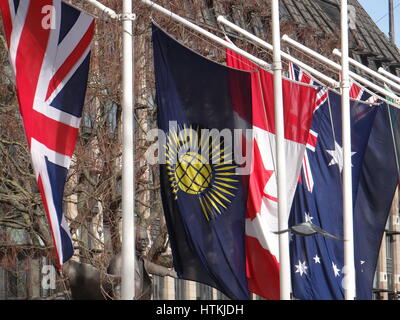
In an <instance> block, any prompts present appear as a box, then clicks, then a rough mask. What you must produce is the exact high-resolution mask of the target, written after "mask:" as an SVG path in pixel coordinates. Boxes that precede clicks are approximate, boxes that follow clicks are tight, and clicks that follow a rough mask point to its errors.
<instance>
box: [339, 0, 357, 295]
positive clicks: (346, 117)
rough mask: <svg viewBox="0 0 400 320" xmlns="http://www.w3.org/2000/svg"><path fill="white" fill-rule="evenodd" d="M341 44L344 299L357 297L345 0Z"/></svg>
mask: <svg viewBox="0 0 400 320" xmlns="http://www.w3.org/2000/svg"><path fill="white" fill-rule="evenodd" d="M340 12H341V14H340V16H341V23H340V24H341V34H342V36H341V47H342V82H341V86H340V87H341V89H342V140H343V141H342V144H343V231H344V239H345V242H344V280H343V281H344V282H343V284H344V293H345V299H346V300H354V299H355V298H356V276H355V267H354V229H353V188H352V175H351V170H352V166H351V122H350V75H349V71H350V65H349V21H348V6H347V0H341V10H340Z"/></svg>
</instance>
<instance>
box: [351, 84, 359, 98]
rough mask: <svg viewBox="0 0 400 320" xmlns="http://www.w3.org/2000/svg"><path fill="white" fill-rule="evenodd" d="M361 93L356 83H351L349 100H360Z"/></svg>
mask: <svg viewBox="0 0 400 320" xmlns="http://www.w3.org/2000/svg"><path fill="white" fill-rule="evenodd" d="M361 91H362V88H361V87H360V86H358V85H357V84H356V83H353V84H352V86H351V87H350V98H351V99H360V97H359V95H360V92H361Z"/></svg>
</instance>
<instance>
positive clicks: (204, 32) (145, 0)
mask: <svg viewBox="0 0 400 320" xmlns="http://www.w3.org/2000/svg"><path fill="white" fill-rule="evenodd" d="M141 1H142V3H144V4H147V5H148V6H150V7H151V8H152V9H154V10H157V11H158V12H160V13H162V14H164V15H166V16H167V17H169V18H171V19H173V20H175V21H176V22H179V23H182V24H183V25H185V26H186V27H188V28H190V29H192V30H194V31H196V32H198V33H200V34H202V35H203V36H205V37H207V38H208V39H210V40H212V41H215V42H216V43H218V44H220V45H221V46H223V47H225V48H228V49H231V50H232V51H234V52H236V53H238V54H240V55H242V56H243V57H245V58H247V59H249V60H250V61H253V62H254V63H256V64H258V65H259V66H261V67H263V68H268V67H269V63H267V62H265V61H264V60H261V59H258V58H257V57H255V56H253V55H251V54H250V53H248V52H247V51H244V50H242V49H239V48H238V47H236V46H235V45H234V44H232V43H230V42H228V41H225V40H223V39H221V38H219V37H217V36H216V35H214V34H212V33H211V32H208V31H207V30H205V29H203V28H201V27H199V26H197V25H195V24H194V23H192V22H190V21H188V20H186V19H184V18H182V17H180V16H179V15H177V14H175V13H173V12H171V11H170V10H168V9H165V8H164V7H162V6H160V5H158V4H157V3H154V2H153V1H150V0H141Z"/></svg>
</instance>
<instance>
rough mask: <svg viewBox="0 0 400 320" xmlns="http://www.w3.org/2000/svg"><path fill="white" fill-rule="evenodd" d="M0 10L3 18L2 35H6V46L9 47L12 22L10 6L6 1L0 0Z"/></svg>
mask: <svg viewBox="0 0 400 320" xmlns="http://www.w3.org/2000/svg"><path fill="white" fill-rule="evenodd" d="M0 10H1V15H2V17H3V26H4V33H5V35H6V40H7V45H8V47H10V41H11V40H10V39H11V31H12V20H11V12H10V6H9V3H8V1H7V0H0Z"/></svg>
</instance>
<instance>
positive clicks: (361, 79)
mask: <svg viewBox="0 0 400 320" xmlns="http://www.w3.org/2000/svg"><path fill="white" fill-rule="evenodd" d="M282 40H283V41H285V42H287V43H289V44H291V45H292V46H294V47H296V48H297V49H299V50H301V51H303V52H305V53H307V54H309V55H310V56H312V57H314V58H316V59H318V60H319V61H321V62H323V63H326V64H327V65H328V66H330V67H332V68H333V69H336V70H338V71H341V70H342V66H341V65H340V64H338V63H336V62H334V61H332V60H330V59H328V58H326V57H324V56H323V55H321V54H319V53H318V52H316V51H314V50H311V49H310V48H308V47H306V46H305V45H303V44H301V43H300V42H297V41H296V40H293V39H292V38H290V37H289V36H288V35H286V34H285V35H284V36H282ZM349 74H350V76H351V77H352V78H353V79H354V80H356V81H358V82H360V83H362V84H364V85H365V86H367V87H369V88H370V89H372V90H375V91H376V92H379V93H380V94H382V95H383V96H384V97H388V98H391V99H393V100H395V101H398V100H399V97H398V96H396V95H395V94H394V93H393V92H390V91H388V90H386V89H384V88H382V87H381V86H378V85H377V84H375V83H373V82H371V81H369V80H367V79H365V78H364V77H362V76H360V75H358V74H357V73H355V72H352V71H350V72H349ZM390 104H391V105H393V106H394V107H396V108H400V105H399V104H396V103H390Z"/></svg>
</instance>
